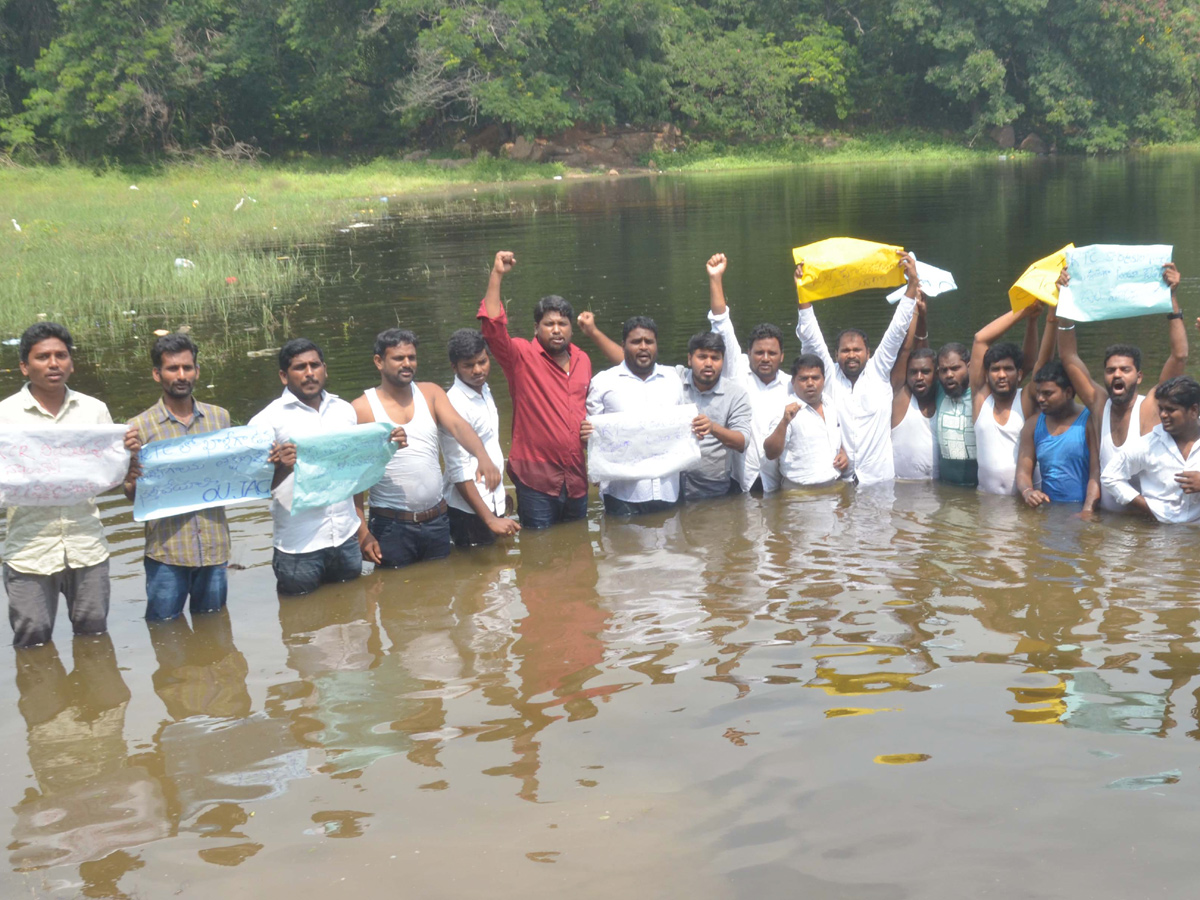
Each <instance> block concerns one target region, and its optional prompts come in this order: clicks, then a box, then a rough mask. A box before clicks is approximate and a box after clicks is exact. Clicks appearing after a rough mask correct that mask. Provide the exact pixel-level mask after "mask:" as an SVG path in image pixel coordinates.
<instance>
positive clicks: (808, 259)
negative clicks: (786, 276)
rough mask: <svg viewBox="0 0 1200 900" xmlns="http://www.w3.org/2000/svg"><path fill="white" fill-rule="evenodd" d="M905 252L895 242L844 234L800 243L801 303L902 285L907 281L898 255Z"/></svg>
mask: <svg viewBox="0 0 1200 900" xmlns="http://www.w3.org/2000/svg"><path fill="white" fill-rule="evenodd" d="M902 252H904V250H903V248H902V247H896V246H893V245H892V244H877V243H875V242H874V241H860V240H858V239H857V238H844V237H840V238H828V239H826V240H824V241H817V242H816V243H815V244H807V245H805V246H803V247H796V248H795V249H793V250H792V259H793V260H794V261H795V262H796V264H797V265H799V264H801V263H803V264H804V275H803V276H802V277H801V279H800V284H798V285H797V286H796V296H797V297H798V298H799V301H800V302H801V303H811V302H813V301H814V300H825V299H828V298H829V297H840V296H841V295H842V294H849V293H852V292H854V291H861V290H865V289H866V288H877V287H878V288H887V287H898V286H899V285H902V284H904V270H903V269H902V268H901V267H900V257H899V256H898V255H897V254H898V253H902Z"/></svg>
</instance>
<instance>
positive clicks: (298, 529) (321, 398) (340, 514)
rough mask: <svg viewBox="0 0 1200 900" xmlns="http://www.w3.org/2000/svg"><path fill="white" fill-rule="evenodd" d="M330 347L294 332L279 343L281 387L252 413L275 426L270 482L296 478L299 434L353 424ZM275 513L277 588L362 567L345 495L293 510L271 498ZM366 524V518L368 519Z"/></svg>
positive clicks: (308, 584)
mask: <svg viewBox="0 0 1200 900" xmlns="http://www.w3.org/2000/svg"><path fill="white" fill-rule="evenodd" d="M327 377H328V371H327V369H326V368H325V354H324V353H323V352H322V351H321V348H320V347H318V346H317V345H316V344H314V343H313V342H312V341H310V340H308V339H307V338H294V339H293V340H290V341H288V342H287V343H286V344H284V345H283V346H282V347H281V348H280V350H279V380H280V382H282V384H283V385H284V388H283V394H282V395H281V396H280V397H279V398H278V399H276V400H273V401H271V403H270V404H268V405H267V407H266V408H265V409H263V410H262V411H261V412H260V413H258V415H256V416H255V417H254V418H252V419H251V420H250V424H251V425H261V426H263V427H266V428H271V429H273V430H274V432H275V444H274V446H273V447H272V448H271V454H270V456H269V457H268V459H269V461H270V462H272V463H274V464H275V478H274V480H273V481H272V483H271V487H272V489H276V488H278V487H279V486H280V485H281V484H282V483H283V482H284V481H285V480H287V479H288V478H291V477H293V474H292V472H293V469H294V467H295V465H296V444H295V443H294V439H295V438H297V437H307V436H309V435H314V434H320V433H322V432H326V431H336V430H338V429H343V428H353V427H354V426H355V425H356V424H357V422H358V419H357V417H356V416H355V414H354V408H353V407H352V406H351V405H350V404H349V403H347V402H346V401H345V400H343V399H341V398H340V397H338V396H337V395H336V394H331V393H329V392H328V391H326V390H325V381H326V379H327ZM271 518H272V519H273V520H274V525H275V537H274V541H273V543H274V548H275V549H274V555H273V557H272V560H271V567H272V568H273V569H274V570H275V581H276V588H277V589H278V591H279V593H281V594H286V595H293V596H295V595H300V594H310V593H312V592H313V591H315V590H316V589H317V588H318V587H320V586H321V584H322V583H329V582H338V581H351V580H353V579H355V578H357V577H358V576H359V575H361V574H362V560H363V556H362V551H361V550H360V548H359V543H358V534H359V528H360V525H362V523H361V521H360V519H359V517H358V514H357V513H356V512H355V509H354V501H353V500H352V499H350V498H349V497H347V498H346V499H345V500H340V501H338V502H337V503H331V504H329V505H328V506H323V507H320V508H319V509H305V510H300V511H298V512H294V513H293V512H291V511H289V510H288V509H287V507H285V506H284V505H283V504H282V503H280V502H279V501H278V500H276V499H272V500H271ZM362 527H363V528H364V529H365V525H362Z"/></svg>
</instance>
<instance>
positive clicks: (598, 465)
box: [588, 403, 700, 481]
mask: <svg viewBox="0 0 1200 900" xmlns="http://www.w3.org/2000/svg"><path fill="white" fill-rule="evenodd" d="M697 415H699V412H698V410H697V409H696V404H695V403H688V404H685V405H683V406H672V407H669V408H667V409H664V410H661V411H658V412H656V413H655V414H654V417H653V419H647V418H646V416H645V415H643V414H641V413H628V412H623V413H601V414H600V415H595V416H588V421H589V422H591V423H592V436H591V437H590V438H588V478H590V479H591V480H592V481H637V480H640V479H642V478H666V477H667V476H669V475H674V474H676V473H677V472H682V471H684V470H685V469H690V468H691V467H692V466H694V465H696V464H697V463H698V462H700V442H699V441H698V440H696V436H695V435H694V434H692V420H693V419H694V418H696V416H697Z"/></svg>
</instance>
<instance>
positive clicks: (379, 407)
mask: <svg viewBox="0 0 1200 900" xmlns="http://www.w3.org/2000/svg"><path fill="white" fill-rule="evenodd" d="M412 392H413V416H412V421H410V422H408V423H406V424H405V425H404V426H403V427H404V435H405V437H407V438H408V446H406V447H401V448H400V449H399V450H397V451H396V453H395V455H394V456H392V458H391V459H390V460H389V461H388V464H387V469H385V470H384V473H383V478H381V479H380V481H379V483H378V484H376V485H375V486H374V487H373V488H371V492H370V500H371V506H374V507H381V508H385V509H398V510H402V511H404V512H424V511H425V510H427V509H430V508H432V507H434V506H437V505H438V503H439V502H440V501H441V499H442V467H441V465H439V463H438V429H437V424H436V423H435V422H434V421H433V415H432V414H430V412H429V406H428V405H427V404H426V403H425V395H424V394H423V393H421V389H420V388H419V387H418V386H417V385H416V384H413V386H412ZM365 394H366V397H367V402H368V403H369V404H370V405H371V415H373V416H374V417H375V421H376V422H389V421H390V419H389V418H388V414H387V412H386V411H385V410H384V408H383V403H382V402H381V401H380V399H379V395H378V394H377V393H376V390H375V388H367V390H366V391H365Z"/></svg>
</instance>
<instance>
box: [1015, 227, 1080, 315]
mask: <svg viewBox="0 0 1200 900" xmlns="http://www.w3.org/2000/svg"><path fill="white" fill-rule="evenodd" d="M1074 249H1075V245H1074V244H1067V246H1065V247H1063V248H1062V249H1061V250H1059V251H1058V252H1057V253H1051V254H1050V255H1049V256H1047V257H1045V258H1044V259H1039V260H1038V261H1037V262H1035V263H1034V264H1033V265H1031V266H1030V267H1029V268H1028V269H1026V270H1025V272H1024V274H1022V275H1021V277H1020V278H1018V279H1017V283H1016V284H1014V285H1013V286H1012V287H1011V288H1009V289H1008V302H1009V304H1010V305H1011V306H1012V310H1013V312H1020V311H1021V310H1023V309H1024V308H1025V307H1027V306H1031V305H1032V304H1034V303H1036V302H1037V301H1039V300H1041V301H1042V302H1043V303H1047V304H1049V305H1050V306H1058V283H1057V282H1058V276H1059V273H1061V272H1062V270H1063V267H1064V266H1065V265H1066V264H1067V251H1068V250H1074Z"/></svg>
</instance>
